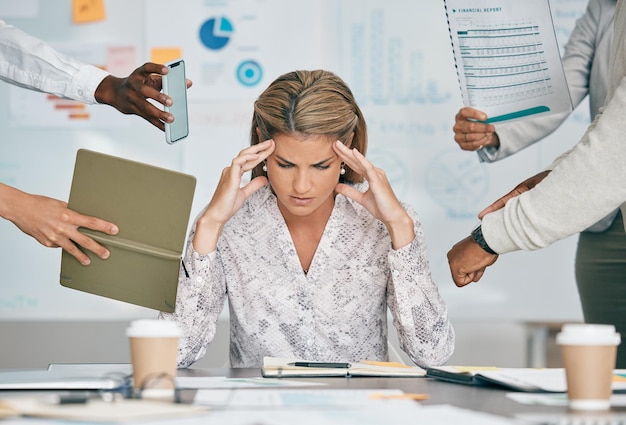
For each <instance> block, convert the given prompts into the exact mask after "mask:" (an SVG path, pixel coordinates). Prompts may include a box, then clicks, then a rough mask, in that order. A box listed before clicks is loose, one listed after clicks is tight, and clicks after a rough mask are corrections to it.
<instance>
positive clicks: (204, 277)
mask: <svg viewBox="0 0 626 425" xmlns="http://www.w3.org/2000/svg"><path fill="white" fill-rule="evenodd" d="M194 230H195V228H194ZM194 234H195V232H194V231H192V232H191V234H190V236H189V240H188V243H187V251H186V254H185V258H184V259H183V265H182V266H181V268H180V275H179V279H178V292H177V293H176V308H175V310H174V312H173V313H163V312H162V313H160V314H159V318H160V319H165V320H172V321H175V322H177V323H178V325H179V326H180V328H181V330H182V336H181V338H180V341H179V344H178V367H189V366H190V365H192V364H193V363H194V362H196V361H198V360H200V359H201V358H202V357H203V356H204V354H205V353H206V350H207V347H208V345H209V343H210V342H211V341H212V340H213V338H214V337H215V332H216V331H217V321H218V319H219V315H220V313H221V312H222V309H223V308H224V302H225V300H226V280H225V277H224V273H223V271H222V268H221V267H220V264H219V261H218V259H217V252H216V251H214V252H212V253H209V254H206V255H200V254H198V253H197V252H195V250H194V249H193V243H192V242H191V241H192V240H193V235H194Z"/></svg>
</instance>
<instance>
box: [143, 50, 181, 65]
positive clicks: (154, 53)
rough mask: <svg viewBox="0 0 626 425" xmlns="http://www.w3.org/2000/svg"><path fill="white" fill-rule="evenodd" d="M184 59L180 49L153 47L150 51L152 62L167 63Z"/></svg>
mask: <svg viewBox="0 0 626 425" xmlns="http://www.w3.org/2000/svg"><path fill="white" fill-rule="evenodd" d="M182 57H183V49H181V48H180V47H153V48H152V50H151V51H150V62H154V63H161V64H163V63H166V62H169V61H173V60H174V59H179V58H182Z"/></svg>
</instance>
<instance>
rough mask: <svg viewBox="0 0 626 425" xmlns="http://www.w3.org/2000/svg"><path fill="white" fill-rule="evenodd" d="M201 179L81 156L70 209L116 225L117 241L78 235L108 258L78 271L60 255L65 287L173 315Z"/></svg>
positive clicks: (97, 155)
mask: <svg viewBox="0 0 626 425" xmlns="http://www.w3.org/2000/svg"><path fill="white" fill-rule="evenodd" d="M195 186H196V178H195V177H193V176H191V175H187V174H183V173H180V172H177V171H172V170H168V169H165V168H159V167H155V166H152V165H148V164H144V163H141V162H136V161H131V160H128V159H124V158H118V157H115V156H110V155H106V154H103V153H99V152H94V151H90V150H86V149H80V150H78V152H77V154H76V164H75V167H74V176H73V178H72V188H71V191H70V197H69V201H68V207H69V208H70V209H72V210H74V211H77V212H80V213H81V214H86V215H90V216H94V217H98V218H102V219H104V220H107V221H110V222H112V223H115V224H116V225H117V226H118V228H119V233H118V234H117V235H115V236H110V235H106V234H104V233H101V232H97V231H93V230H90V229H85V228H81V229H80V230H81V232H83V233H85V234H87V235H89V236H90V237H92V238H93V239H94V240H96V241H97V242H98V243H100V244H101V245H103V246H105V247H106V248H107V249H108V250H109V251H110V252H111V255H110V256H109V258H108V259H106V260H102V259H100V258H99V257H98V256H97V255H95V254H94V253H93V252H91V251H87V250H83V251H84V252H85V253H86V254H87V255H88V256H89V258H90V259H91V264H90V265H89V266H83V265H81V264H80V263H79V262H78V260H76V259H75V258H74V257H73V256H71V255H70V254H68V253H67V252H65V251H63V253H62V257H61V285H63V286H65V287H67V288H72V289H76V290H79V291H84V292H89V293H91V294H95V295H100V296H103V297H107V298H112V299H115V300H119V301H124V302H127V303H130V304H135V305H139V306H142V307H147V308H152V309H155V310H159V311H164V312H173V311H174V306H175V304H176V291H177V288H178V272H179V268H180V264H181V259H182V253H183V248H184V244H185V238H186V233H187V225H188V222H189V214H190V213H191V205H192V202H193V195H194V191H195Z"/></svg>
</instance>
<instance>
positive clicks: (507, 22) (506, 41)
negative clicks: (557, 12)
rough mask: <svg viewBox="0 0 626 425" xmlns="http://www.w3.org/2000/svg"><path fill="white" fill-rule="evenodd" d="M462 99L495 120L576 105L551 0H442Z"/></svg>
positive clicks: (466, 104) (540, 114) (545, 113)
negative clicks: (567, 79)
mask: <svg viewBox="0 0 626 425" xmlns="http://www.w3.org/2000/svg"><path fill="white" fill-rule="evenodd" d="M444 5H445V11H446V16H447V19H448V29H449V30H450V40H451V43H452V50H453V53H454V60H455V66H456V71H457V75H458V79H459V84H460V86H461V93H462V96H463V104H464V105H465V106H471V107H473V108H476V109H479V110H481V111H483V112H485V113H486V114H487V115H488V117H489V118H488V119H487V122H490V123H495V122H501V121H510V120H516V119H522V118H527V117H538V116H543V115H548V114H552V113H559V112H569V111H571V110H572V108H573V106H572V100H571V97H570V94H569V89H568V86H567V81H566V80H565V73H564V71H563V64H562V63H561V57H560V52H559V46H558V43H557V39H556V35H555V31H554V24H553V22H552V14H551V11H550V3H549V0H523V1H510V0H506V1H505V0H471V1H468V0H444Z"/></svg>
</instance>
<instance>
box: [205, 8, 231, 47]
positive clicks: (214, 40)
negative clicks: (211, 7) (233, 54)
mask: <svg viewBox="0 0 626 425" xmlns="http://www.w3.org/2000/svg"><path fill="white" fill-rule="evenodd" d="M232 34H233V24H232V23H231V22H230V21H229V20H228V19H227V18H225V17H223V16H221V17H215V18H210V19H208V20H207V21H205V22H204V23H203V24H202V25H201V26H200V41H202V44H204V45H205V46H206V47H207V48H209V49H211V50H220V49H223V48H224V47H226V45H227V44H228V42H229V41H230V38H231V36H232Z"/></svg>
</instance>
